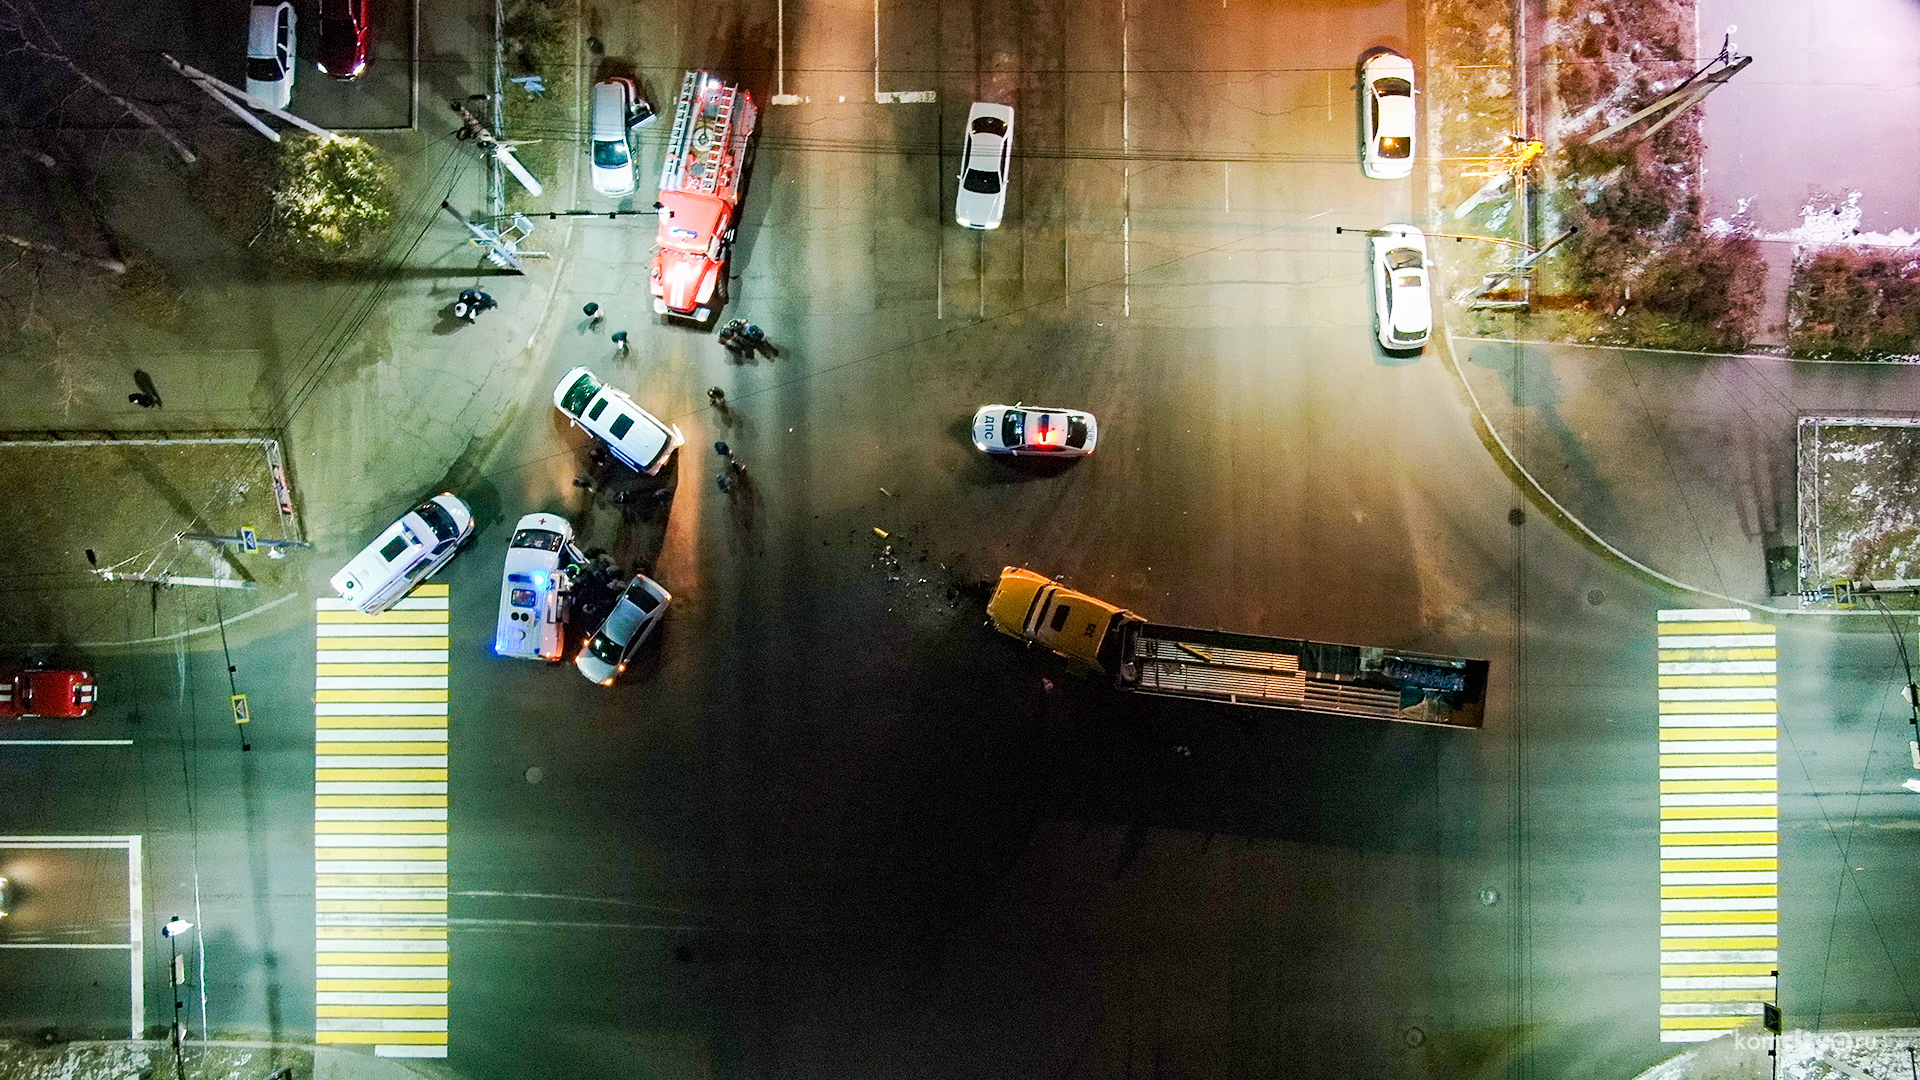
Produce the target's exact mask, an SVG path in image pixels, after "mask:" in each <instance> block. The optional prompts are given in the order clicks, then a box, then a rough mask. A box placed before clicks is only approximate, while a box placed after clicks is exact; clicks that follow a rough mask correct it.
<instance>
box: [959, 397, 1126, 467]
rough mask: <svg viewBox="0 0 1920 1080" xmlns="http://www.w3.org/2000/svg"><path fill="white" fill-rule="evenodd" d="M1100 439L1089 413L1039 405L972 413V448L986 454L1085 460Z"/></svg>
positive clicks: (993, 407) (998, 407)
mask: <svg viewBox="0 0 1920 1080" xmlns="http://www.w3.org/2000/svg"><path fill="white" fill-rule="evenodd" d="M1099 439H1100V426H1099V424H1097V423H1095V421H1094V419H1093V414H1092V413H1090V412H1082V411H1080V410H1079V409H1055V408H1050V407H1047V406H1043V405H982V406H981V407H980V410H979V411H978V412H976V413H974V414H973V445H974V448H975V449H977V450H982V451H985V452H986V453H989V454H1021V455H1031V456H1034V457H1086V456H1087V455H1088V454H1091V453H1093V449H1094V445H1095V444H1096V443H1098V442H1099Z"/></svg>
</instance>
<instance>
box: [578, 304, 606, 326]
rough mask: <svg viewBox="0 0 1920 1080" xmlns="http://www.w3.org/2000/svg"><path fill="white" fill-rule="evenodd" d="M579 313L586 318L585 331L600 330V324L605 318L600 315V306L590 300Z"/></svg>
mask: <svg viewBox="0 0 1920 1080" xmlns="http://www.w3.org/2000/svg"><path fill="white" fill-rule="evenodd" d="M580 313H581V314H583V315H585V316H586V317H587V329H589V330H598V329H600V322H601V320H602V319H604V318H605V317H606V316H604V315H601V314H600V305H599V304H597V303H595V302H593V301H591V300H589V301H587V305H586V306H585V307H583V308H581V309H580Z"/></svg>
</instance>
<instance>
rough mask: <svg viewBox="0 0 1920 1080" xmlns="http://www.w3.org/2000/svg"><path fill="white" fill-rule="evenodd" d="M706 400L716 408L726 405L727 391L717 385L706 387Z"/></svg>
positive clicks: (722, 407) (723, 407)
mask: <svg viewBox="0 0 1920 1080" xmlns="http://www.w3.org/2000/svg"><path fill="white" fill-rule="evenodd" d="M707 402H708V403H709V404H711V405H712V406H713V407H714V408H716V409H725V408H726V407H727V392H726V391H725V390H722V389H720V388H719V387H717V386H709V387H707Z"/></svg>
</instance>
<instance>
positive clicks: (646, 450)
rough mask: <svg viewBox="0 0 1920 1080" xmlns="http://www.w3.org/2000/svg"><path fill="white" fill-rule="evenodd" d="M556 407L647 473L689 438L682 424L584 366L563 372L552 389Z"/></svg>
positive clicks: (657, 469) (652, 473)
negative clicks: (639, 402)
mask: <svg viewBox="0 0 1920 1080" xmlns="http://www.w3.org/2000/svg"><path fill="white" fill-rule="evenodd" d="M553 407H554V408H556V409H559V410H560V411H561V412H563V413H566V414H567V418H568V419H569V420H572V421H573V422H574V423H576V424H578V425H580V426H581V427H583V428H586V429H587V433H588V434H590V435H592V436H593V437H594V438H596V439H599V440H600V441H601V442H604V443H606V444H607V449H609V450H611V451H613V455H614V456H615V457H617V458H619V459H620V460H621V461H623V462H625V463H626V464H627V466H628V467H629V468H631V469H633V470H634V471H635V472H643V473H646V474H647V475H648V476H655V475H658V474H659V472H660V467H661V466H663V465H665V464H666V463H667V458H669V457H671V456H673V452H674V451H675V450H676V449H678V448H679V447H680V446H681V445H682V444H684V443H685V442H686V441H687V439H686V436H684V435H682V434H680V428H679V427H678V426H677V425H674V424H669V423H665V422H663V421H662V420H660V419H659V418H658V417H656V416H654V415H653V414H652V413H650V412H648V411H647V410H645V409H643V408H641V407H640V406H638V405H636V404H634V401H633V399H632V398H630V397H628V396H627V394H626V391H624V390H621V389H620V388H619V387H615V386H609V385H607V384H606V383H603V382H601V381H600V380H599V379H597V378H595V377H594V374H593V372H591V371H588V370H587V369H586V368H584V367H577V368H574V369H573V370H572V371H569V372H567V373H566V374H565V375H562V376H561V377H560V384H559V385H558V386H555V387H554V388H553Z"/></svg>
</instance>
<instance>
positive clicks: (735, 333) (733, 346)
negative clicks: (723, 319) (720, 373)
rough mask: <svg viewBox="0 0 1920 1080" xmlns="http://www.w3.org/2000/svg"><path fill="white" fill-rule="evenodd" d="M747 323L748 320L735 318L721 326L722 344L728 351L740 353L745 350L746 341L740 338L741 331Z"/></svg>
mask: <svg viewBox="0 0 1920 1080" xmlns="http://www.w3.org/2000/svg"><path fill="white" fill-rule="evenodd" d="M746 325H747V320H745V319H734V320H732V321H730V322H728V323H727V325H725V326H723V327H721V328H720V344H721V345H722V346H724V347H725V348H726V350H727V351H728V352H731V353H738V352H741V351H743V349H744V343H743V342H742V341H741V340H740V331H741V330H743V329H745V328H746Z"/></svg>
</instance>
